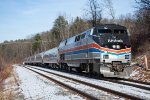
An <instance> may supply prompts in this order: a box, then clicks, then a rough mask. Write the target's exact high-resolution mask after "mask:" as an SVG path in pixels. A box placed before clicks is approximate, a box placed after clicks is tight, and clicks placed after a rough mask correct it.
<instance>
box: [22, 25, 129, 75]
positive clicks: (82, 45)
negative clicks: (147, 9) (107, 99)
mask: <svg viewBox="0 0 150 100" xmlns="http://www.w3.org/2000/svg"><path fill="white" fill-rule="evenodd" d="M129 35H130V34H129V31H128V30H127V28H126V27H124V26H121V25H117V24H102V25H97V26H95V27H93V28H91V29H88V30H86V31H84V32H82V33H80V34H77V35H75V36H73V37H70V38H67V39H65V40H63V41H61V42H60V44H59V46H58V47H55V48H53V49H50V50H48V51H45V52H42V53H40V54H36V55H34V56H31V57H28V58H26V59H25V61H24V64H29V65H44V66H52V67H55V68H60V69H66V70H68V71H71V70H76V71H78V72H86V73H93V74H98V75H100V76H104V77H119V78H124V77H128V76H129V74H130V72H131V66H130V62H131V44H130V41H129Z"/></svg>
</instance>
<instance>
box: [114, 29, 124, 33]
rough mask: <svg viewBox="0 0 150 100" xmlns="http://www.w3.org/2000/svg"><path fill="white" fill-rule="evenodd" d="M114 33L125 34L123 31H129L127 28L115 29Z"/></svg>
mask: <svg viewBox="0 0 150 100" xmlns="http://www.w3.org/2000/svg"><path fill="white" fill-rule="evenodd" d="M114 33H118V34H123V33H127V32H126V30H119V29H115V30H114Z"/></svg>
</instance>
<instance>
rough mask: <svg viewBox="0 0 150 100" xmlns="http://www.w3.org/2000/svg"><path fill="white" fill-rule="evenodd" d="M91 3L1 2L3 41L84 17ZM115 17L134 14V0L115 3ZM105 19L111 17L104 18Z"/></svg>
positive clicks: (0, 34)
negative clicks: (58, 20) (59, 21)
mask: <svg viewBox="0 0 150 100" xmlns="http://www.w3.org/2000/svg"><path fill="white" fill-rule="evenodd" d="M87 1H88V0H0V42H3V41H4V40H16V39H24V38H28V37H30V36H32V35H33V34H36V33H40V32H43V31H48V30H50V29H51V28H52V26H53V23H54V21H55V19H56V18H57V17H58V16H59V15H64V16H65V17H66V19H67V20H71V19H72V18H75V17H76V16H79V17H82V18H83V17H85V9H86V8H87ZM112 3H113V7H114V11H115V15H116V17H119V16H120V15H126V14H128V13H131V14H133V13H134V11H135V8H134V6H135V0H112ZM105 17H109V16H108V15H105Z"/></svg>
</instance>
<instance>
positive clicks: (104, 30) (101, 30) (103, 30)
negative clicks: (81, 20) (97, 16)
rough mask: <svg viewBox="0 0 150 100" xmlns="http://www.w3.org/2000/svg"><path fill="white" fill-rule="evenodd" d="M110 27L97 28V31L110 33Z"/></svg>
mask: <svg viewBox="0 0 150 100" xmlns="http://www.w3.org/2000/svg"><path fill="white" fill-rule="evenodd" d="M111 32H112V31H111V30H110V29H98V33H111Z"/></svg>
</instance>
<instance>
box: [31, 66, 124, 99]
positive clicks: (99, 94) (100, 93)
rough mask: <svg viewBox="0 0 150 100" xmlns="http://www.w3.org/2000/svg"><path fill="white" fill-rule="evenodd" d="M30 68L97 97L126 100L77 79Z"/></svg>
mask: <svg viewBox="0 0 150 100" xmlns="http://www.w3.org/2000/svg"><path fill="white" fill-rule="evenodd" d="M30 69H32V70H35V71H37V72H39V73H42V74H44V75H46V76H48V77H51V78H53V79H55V80H57V81H60V82H62V83H64V84H66V85H69V86H71V87H73V88H76V89H78V90H79V91H83V92H84V93H87V94H89V95H93V96H94V97H96V98H101V99H104V100H107V99H109V100H112V99H118V100H124V98H122V97H118V96H116V95H112V94H110V93H107V92H104V91H102V90H99V89H95V88H92V87H89V86H87V85H83V84H81V83H78V82H75V81H73V80H70V79H66V78H62V77H59V76H57V75H53V74H50V73H47V72H43V71H40V70H37V69H33V68H30Z"/></svg>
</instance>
